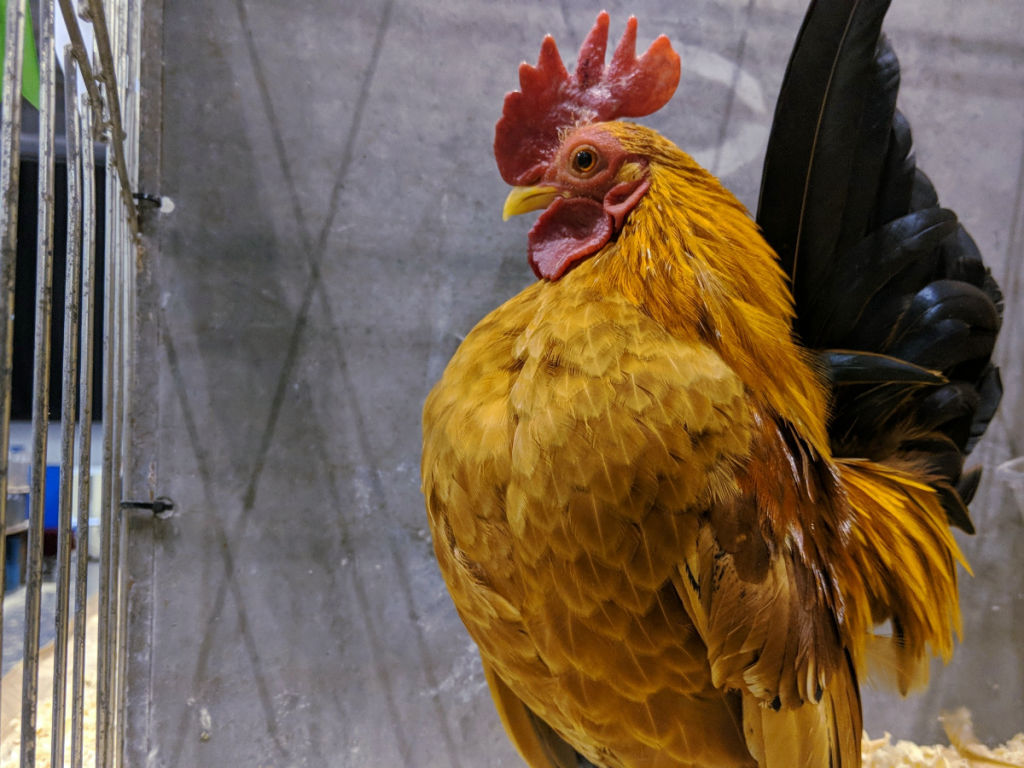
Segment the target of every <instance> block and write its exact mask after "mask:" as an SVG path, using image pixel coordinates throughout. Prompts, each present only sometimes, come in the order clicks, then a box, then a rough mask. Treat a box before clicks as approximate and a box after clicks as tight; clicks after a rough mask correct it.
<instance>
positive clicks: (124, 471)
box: [112, 0, 139, 768]
mask: <svg viewBox="0 0 1024 768" xmlns="http://www.w3.org/2000/svg"><path fill="white" fill-rule="evenodd" d="M115 3H116V5H115V8H116V9H117V12H118V14H119V18H118V21H119V24H118V27H119V29H118V33H119V34H118V44H117V54H118V72H117V73H118V75H119V79H118V83H119V85H120V86H121V88H122V89H123V91H122V93H121V94H119V96H120V97H121V103H122V104H123V105H124V107H125V111H124V113H123V115H124V119H125V121H126V124H125V126H124V127H125V129H126V131H125V163H126V168H125V170H126V171H127V173H128V183H129V188H131V189H134V188H136V186H137V174H138V161H137V144H138V129H137V125H136V116H137V113H138V110H137V109H136V108H135V106H136V104H137V100H138V91H137V88H138V72H137V71H131V70H130V69H129V67H131V66H132V57H131V56H130V55H129V52H130V51H131V50H132V49H133V48H134V47H135V45H136V44H135V42H134V39H137V38H138V37H139V34H138V16H139V15H138V12H137V6H138V0H115ZM137 65H138V57H135V66H136V67H137ZM130 202H131V204H132V205H133V206H134V199H132V200H131V201H130ZM133 210H134V207H133ZM122 235H124V236H123V238H122V241H121V242H122V246H123V247H122V265H123V266H122V271H121V277H122V281H121V285H122V299H121V304H122V307H121V339H122V343H121V369H120V370H121V372H122V383H121V410H120V412H119V422H120V427H121V441H120V446H121V450H120V454H121V467H120V471H119V473H118V477H119V478H120V483H121V486H122V490H121V493H120V494H119V496H118V497H117V498H118V501H119V502H120V500H121V499H123V498H124V492H123V487H124V483H125V478H127V477H128V476H129V473H130V472H131V451H130V450H129V434H128V430H127V429H126V425H127V423H128V417H129V414H131V413H132V398H131V392H132V387H131V377H132V372H133V371H134V361H133V358H134V354H133V350H134V343H133V341H134V323H133V322H132V320H133V318H134V317H135V270H136V260H135V258H134V256H135V253H136V247H137V245H136V243H137V240H138V238H137V237H128V236H127V235H126V233H124V232H123V231H122ZM136 235H137V233H136ZM118 514H119V515H120V517H121V521H120V526H119V536H120V546H119V548H118V573H119V574H120V588H119V590H118V606H117V617H118V628H117V647H116V651H115V653H116V657H115V658H116V660H117V664H116V680H117V685H116V687H115V689H114V695H115V710H114V712H115V722H116V724H117V729H116V731H114V750H113V760H112V765H114V766H115V767H116V768H120V767H121V764H122V760H123V747H124V732H125V710H124V706H125V696H124V693H125V667H126V665H125V661H126V659H127V656H128V574H127V571H126V569H125V563H126V561H127V559H128V519H127V513H126V511H125V508H124V507H123V506H122V505H121V504H120V503H118Z"/></svg>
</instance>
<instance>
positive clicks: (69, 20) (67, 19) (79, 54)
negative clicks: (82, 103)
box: [59, 0, 103, 121]
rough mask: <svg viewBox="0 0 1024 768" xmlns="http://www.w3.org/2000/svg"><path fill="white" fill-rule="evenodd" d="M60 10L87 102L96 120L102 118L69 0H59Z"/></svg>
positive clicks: (94, 86) (94, 82)
mask: <svg viewBox="0 0 1024 768" xmlns="http://www.w3.org/2000/svg"><path fill="white" fill-rule="evenodd" d="M59 2H60V12H61V15H62V16H63V17H64V25H65V26H66V27H67V30H68V36H69V37H70V38H71V51H72V53H73V54H74V56H75V61H77V62H78V68H79V69H80V70H81V72H82V82H83V83H84V84H85V90H86V91H87V92H88V93H89V104H90V106H91V107H92V110H93V113H94V114H95V115H96V117H97V119H98V121H99V120H102V118H103V98H102V96H101V95H100V89H99V86H97V85H96V77H95V75H94V74H93V71H92V64H91V62H90V61H89V52H88V51H87V50H86V48H85V40H84V39H83V38H82V30H81V28H80V27H79V26H78V17H77V16H76V15H75V9H74V7H73V6H72V5H71V0H59Z"/></svg>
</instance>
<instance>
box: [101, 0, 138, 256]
mask: <svg viewBox="0 0 1024 768" xmlns="http://www.w3.org/2000/svg"><path fill="white" fill-rule="evenodd" d="M89 16H90V19H91V20H92V25H93V31H94V33H95V35H96V50H97V52H98V53H99V57H100V65H101V69H100V77H101V78H102V80H103V85H104V87H105V90H106V94H107V112H108V114H109V116H110V148H111V149H113V150H114V165H115V166H116V168H117V178H118V182H119V184H120V186H121V197H122V203H123V207H124V216H125V221H126V222H127V223H128V227H129V229H130V230H131V233H132V238H135V237H137V236H138V234H139V223H138V217H137V215H136V211H135V202H134V198H133V197H132V189H131V186H129V183H128V168H127V166H126V164H125V159H124V143H123V142H124V125H123V123H122V121H121V100H120V98H119V96H118V93H117V75H116V70H115V69H114V55H113V52H112V50H111V47H110V33H109V30H108V27H107V16H106V12H105V11H104V10H103V0H89Z"/></svg>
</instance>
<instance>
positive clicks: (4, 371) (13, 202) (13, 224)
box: [0, 2, 25, 716]
mask: <svg viewBox="0 0 1024 768" xmlns="http://www.w3.org/2000/svg"><path fill="white" fill-rule="evenodd" d="M24 39H25V6H24V4H23V3H21V2H8V3H7V19H6V35H5V40H4V46H5V47H4V51H5V52H6V55H5V56H4V75H3V89H4V90H3V92H4V93H5V94H8V96H7V98H5V99H2V100H0V102H2V103H0V136H2V145H0V238H2V242H0V525H2V526H4V528H6V526H7V469H8V467H7V456H8V451H9V449H10V426H11V359H12V356H13V353H14V272H15V266H16V265H17V262H18V181H19V171H20V168H21V162H20V161H21V153H20V143H21V70H22V56H24ZM12 94H16V95H13V96H12ZM6 558H7V536H6V532H5V535H3V536H0V562H6ZM5 570H6V569H0V595H2V594H5V593H6V589H7V585H6V578H5V576H6V573H5V572H4V571H5ZM2 645H3V600H2V599H0V647H2ZM0 716H2V713H0Z"/></svg>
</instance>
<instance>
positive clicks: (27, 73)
mask: <svg viewBox="0 0 1024 768" xmlns="http://www.w3.org/2000/svg"><path fill="white" fill-rule="evenodd" d="M0 3H3V7H2V8H0V49H3V48H5V47H6V45H7V0H0ZM24 48H25V51H24V55H23V56H22V59H21V95H22V96H24V97H25V99H26V100H27V101H28V103H29V104H31V105H32V106H33V107H35V108H36V109H39V56H38V54H36V38H35V35H34V34H33V33H32V14H31V13H30V12H29V9H28V0H25V46H24ZM2 89H3V81H2V78H0V99H2V98H3V93H2Z"/></svg>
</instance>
